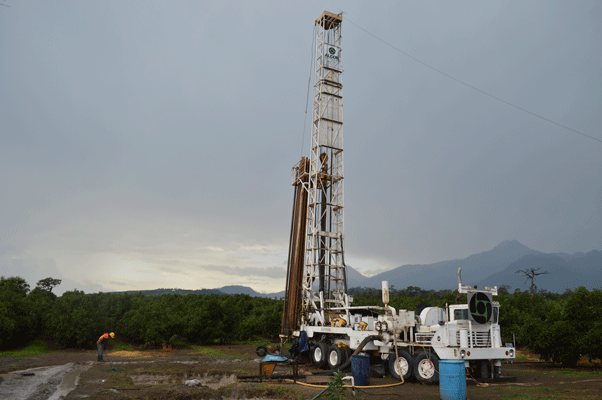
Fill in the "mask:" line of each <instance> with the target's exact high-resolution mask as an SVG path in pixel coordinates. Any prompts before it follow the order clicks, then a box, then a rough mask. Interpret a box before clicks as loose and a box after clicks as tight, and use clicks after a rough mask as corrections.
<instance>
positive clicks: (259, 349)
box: [255, 346, 268, 357]
mask: <svg viewBox="0 0 602 400" xmlns="http://www.w3.org/2000/svg"><path fill="white" fill-rule="evenodd" d="M255 354H257V355H258V356H259V357H265V355H266V354H268V348H267V347H265V346H257V348H256V349H255Z"/></svg>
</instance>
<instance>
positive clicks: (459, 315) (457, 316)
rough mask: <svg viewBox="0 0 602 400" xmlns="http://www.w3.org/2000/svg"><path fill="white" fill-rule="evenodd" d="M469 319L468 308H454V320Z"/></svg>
mask: <svg viewBox="0 0 602 400" xmlns="http://www.w3.org/2000/svg"><path fill="white" fill-rule="evenodd" d="M462 319H468V310H467V309H466V308H464V309H459V310H454V320H455V321H458V320H462Z"/></svg>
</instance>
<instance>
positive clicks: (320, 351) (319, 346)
mask: <svg viewBox="0 0 602 400" xmlns="http://www.w3.org/2000/svg"><path fill="white" fill-rule="evenodd" d="M327 354H328V346H326V344H324V343H323V342H318V343H316V344H315V345H314V346H313V347H312V348H311V362H312V363H313V364H314V365H315V366H316V367H317V368H324V366H325V365H326V355H327Z"/></svg>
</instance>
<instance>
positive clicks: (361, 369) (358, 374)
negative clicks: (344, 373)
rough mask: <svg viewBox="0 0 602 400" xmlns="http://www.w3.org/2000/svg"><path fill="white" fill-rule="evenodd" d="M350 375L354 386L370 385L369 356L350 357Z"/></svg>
mask: <svg viewBox="0 0 602 400" xmlns="http://www.w3.org/2000/svg"><path fill="white" fill-rule="evenodd" d="M351 375H352V376H353V381H354V382H355V386H368V385H370V356H366V355H363V354H358V355H355V356H351Z"/></svg>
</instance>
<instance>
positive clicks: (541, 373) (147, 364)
mask: <svg viewBox="0 0 602 400" xmlns="http://www.w3.org/2000/svg"><path fill="white" fill-rule="evenodd" d="M211 350H215V351H211V352H209V353H213V354H215V353H217V354H220V356H219V357H218V356H213V357H211V356H208V355H204V354H203V352H202V351H192V350H176V351H172V352H164V351H159V350H146V351H142V352H140V351H132V352H127V351H109V352H108V353H107V354H106V355H105V360H106V361H105V362H103V363H99V362H96V361H95V360H96V352H95V351H92V350H89V351H86V350H83V351H59V352H53V353H50V354H46V355H43V356H37V357H30V358H25V359H14V358H9V357H0V399H5V398H6V399H15V400H19V399H23V400H26V399H29V400H46V399H51V400H54V399H61V398H64V399H82V398H90V399H117V398H121V399H311V398H313V397H314V396H316V395H317V394H319V393H320V392H321V391H322V388H314V387H308V386H302V385H300V384H295V383H292V382H289V381H283V380H280V379H277V378H275V376H276V375H281V374H290V373H291V372H292V370H291V368H290V367H284V366H278V367H276V370H275V371H274V375H273V377H272V379H270V380H269V381H264V382H262V383H260V382H259V380H258V379H257V378H258V376H259V368H260V366H259V361H260V359H259V357H257V355H256V354H255V346H250V345H232V346H215V347H213V348H211ZM321 372H323V371H320V370H316V369H315V368H313V367H312V366H311V365H299V373H300V374H303V375H313V374H318V373H321ZM502 374H503V375H511V376H515V377H516V381H515V382H508V383H489V384H477V383H476V382H475V381H474V380H472V379H468V380H467V397H468V399H602V367H600V365H596V366H580V367H578V368H577V369H565V368H560V367H553V366H550V365H548V364H545V363H539V362H535V361H531V360H529V361H515V362H514V363H512V364H504V365H503V366H502ZM195 380H196V381H195ZM187 381H188V383H189V384H191V383H193V384H194V385H191V386H187V385H186V384H185V383H186V382H187ZM300 381H301V382H304V381H305V380H304V379H301V380H300ZM396 383H398V382H397V381H396V380H394V379H393V378H391V377H390V376H387V377H385V378H371V381H370V384H371V386H385V385H394V384H396ZM346 394H347V397H348V398H350V399H351V398H354V397H353V393H352V391H351V389H346ZM321 398H323V399H326V398H327V396H326V395H323V396H322V397H321ZM355 398H359V399H373V398H381V399H395V398H400V399H439V398H440V394H439V386H428V385H422V384H419V383H416V382H406V383H405V384H403V385H397V386H390V387H382V388H376V387H374V388H370V389H364V388H362V389H358V390H357V391H356V397H355Z"/></svg>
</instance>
